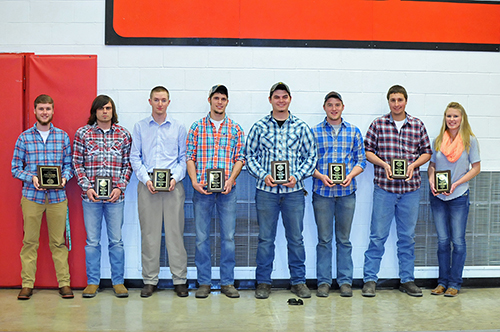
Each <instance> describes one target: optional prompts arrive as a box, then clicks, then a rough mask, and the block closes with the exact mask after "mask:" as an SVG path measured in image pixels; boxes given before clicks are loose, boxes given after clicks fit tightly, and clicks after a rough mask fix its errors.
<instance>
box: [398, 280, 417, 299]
mask: <svg viewBox="0 0 500 332" xmlns="http://www.w3.org/2000/svg"><path fill="white" fill-rule="evenodd" d="M399 290H400V291H401V292H403V293H406V294H408V295H410V296H416V297H420V296H422V290H421V289H420V288H418V286H417V285H415V282H414V281H408V282H405V283H404V284H401V285H400V286H399Z"/></svg>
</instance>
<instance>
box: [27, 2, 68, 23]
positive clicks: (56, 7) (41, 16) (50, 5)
mask: <svg viewBox="0 0 500 332" xmlns="http://www.w3.org/2000/svg"><path fill="white" fill-rule="evenodd" d="M73 14H74V3H72V1H31V2H30V15H29V17H30V21H31V22H34V23H36V22H40V23H47V22H52V23H60V22H68V23H69V22H73V19H74V15H73Z"/></svg>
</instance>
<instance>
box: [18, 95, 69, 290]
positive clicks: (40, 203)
mask: <svg viewBox="0 0 500 332" xmlns="http://www.w3.org/2000/svg"><path fill="white" fill-rule="evenodd" d="M34 104H35V109H34V113H35V117H36V120H37V122H36V123H35V125H34V126H33V127H31V128H29V129H28V130H26V131H24V132H23V133H22V134H21V135H19V138H18V139H17V141H16V146H15V148H14V156H13V158H12V176H13V177H14V178H16V179H19V180H21V181H22V182H23V196H22V198H21V209H22V211H23V219H24V227H23V229H24V238H23V248H22V249H21V265H22V270H21V278H22V289H21V291H20V292H19V295H18V296H17V298H18V299H19V300H29V299H30V298H31V295H32V294H33V287H34V285H35V276H36V267H37V251H38V246H39V237H40V227H41V224H42V216H43V214H44V213H45V216H46V221H47V230H48V233H49V247H50V251H51V252H52V260H53V261H54V267H55V270H56V277H57V281H58V284H59V293H60V294H61V296H62V297H63V298H65V299H71V298H73V297H74V295H73V291H72V290H71V287H70V275H69V265H68V248H67V247H66V245H65V237H64V234H65V229H66V213H67V209H68V200H67V199H66V190H65V186H66V183H67V182H68V180H70V179H71V178H72V177H73V171H72V167H71V143H70V140H69V137H68V134H66V132H64V131H62V130H61V129H59V128H56V127H54V125H53V124H52V123H51V122H52V117H53V115H54V100H53V99H52V98H51V97H50V96H48V95H39V96H38V97H37V98H36V99H35V103H34ZM37 165H41V166H59V167H61V185H60V188H53V189H43V188H41V187H40V185H41V183H40V179H39V178H38V176H37Z"/></svg>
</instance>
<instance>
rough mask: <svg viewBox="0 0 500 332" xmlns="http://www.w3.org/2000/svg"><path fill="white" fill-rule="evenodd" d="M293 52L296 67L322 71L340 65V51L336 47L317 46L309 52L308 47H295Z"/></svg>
mask: <svg viewBox="0 0 500 332" xmlns="http://www.w3.org/2000/svg"><path fill="white" fill-rule="evenodd" d="M293 54H294V57H295V58H296V60H295V64H296V67H297V68H303V69H308V68H311V69H319V70H321V71H324V70H331V69H337V68H339V67H342V63H341V58H342V56H341V54H342V52H341V51H339V50H338V49H328V48H318V49H314V51H313V52H311V49H309V48H297V49H294V50H293Z"/></svg>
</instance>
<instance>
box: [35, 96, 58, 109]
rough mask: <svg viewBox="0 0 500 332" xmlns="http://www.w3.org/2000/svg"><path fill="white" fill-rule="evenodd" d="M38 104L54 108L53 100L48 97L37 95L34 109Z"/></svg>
mask: <svg viewBox="0 0 500 332" xmlns="http://www.w3.org/2000/svg"><path fill="white" fill-rule="evenodd" d="M38 104H51V105H52V107H54V99H52V97H51V96H49V95H39V96H38V97H36V99H35V108H36V106H37V105H38Z"/></svg>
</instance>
